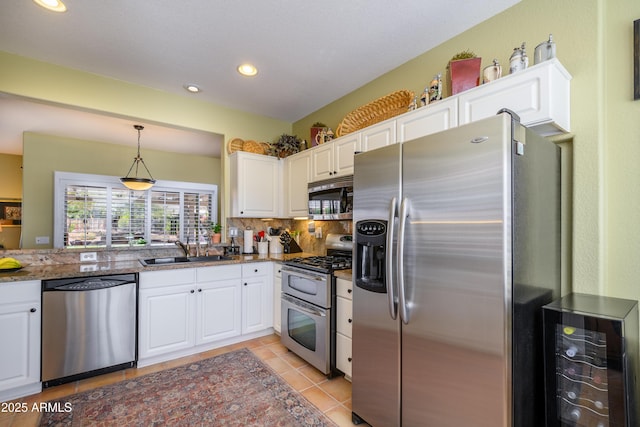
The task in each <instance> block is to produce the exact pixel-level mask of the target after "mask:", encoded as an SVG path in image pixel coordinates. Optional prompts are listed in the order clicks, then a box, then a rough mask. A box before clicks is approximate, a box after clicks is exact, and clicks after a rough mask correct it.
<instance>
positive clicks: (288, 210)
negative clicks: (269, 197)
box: [284, 150, 311, 217]
mask: <svg viewBox="0 0 640 427" xmlns="http://www.w3.org/2000/svg"><path fill="white" fill-rule="evenodd" d="M310 181H311V152H310V151H309V150H304V151H302V152H300V153H297V154H294V155H292V156H289V157H287V158H285V159H284V185H285V192H284V215H285V216H287V217H298V216H307V214H308V212H309V193H308V191H307V184H309V182H310Z"/></svg>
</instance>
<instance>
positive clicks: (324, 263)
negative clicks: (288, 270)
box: [284, 255, 351, 273]
mask: <svg viewBox="0 0 640 427" xmlns="http://www.w3.org/2000/svg"><path fill="white" fill-rule="evenodd" d="M284 264H287V265H291V266H294V267H299V268H305V269H307V270H313V271H319V272H321V273H331V272H333V271H336V270H347V269H349V268H351V257H348V256H336V255H325V256H311V257H306V258H304V257H297V258H291V259H290V260H288V261H285V262H284Z"/></svg>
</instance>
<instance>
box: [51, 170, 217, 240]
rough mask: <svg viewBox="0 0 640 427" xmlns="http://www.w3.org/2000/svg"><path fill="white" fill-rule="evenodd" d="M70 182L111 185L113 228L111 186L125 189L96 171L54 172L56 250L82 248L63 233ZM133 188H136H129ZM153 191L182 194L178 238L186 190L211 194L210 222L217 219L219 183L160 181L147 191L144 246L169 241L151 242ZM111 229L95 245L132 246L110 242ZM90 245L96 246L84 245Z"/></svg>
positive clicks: (182, 231) (182, 234) (183, 237)
mask: <svg viewBox="0 0 640 427" xmlns="http://www.w3.org/2000/svg"><path fill="white" fill-rule="evenodd" d="M69 185H78V186H94V187H106V188H108V189H109V190H108V195H107V199H108V200H107V206H108V209H107V221H106V223H107V224H109V227H111V225H110V224H111V212H110V210H111V209H110V205H111V203H110V194H111V191H110V189H111V188H119V189H121V188H125V187H124V185H123V184H122V183H121V182H120V178H118V177H115V176H110V175H96V174H86V173H75V172H61V171H54V194H53V196H54V199H53V205H54V208H53V247H54V248H57V249H82V248H80V247H68V246H65V245H64V235H65V226H66V212H65V197H66V189H67V186H69ZM130 191H133V190H130ZM152 191H165V192H178V193H180V207H179V210H180V224H179V226H180V232H179V239H180V240H183V241H184V240H186V237H187V236H186V235H185V231H188V230H186V228H185V226H184V220H185V218H184V209H185V202H184V195H185V193H197V194H208V195H210V197H211V217H210V219H211V222H212V223H213V222H217V221H218V219H217V218H218V186H217V185H216V184H204V183H196V182H184V181H169V180H157V181H156V184H155V185H154V186H153V187H152V188H151V189H149V190H146V191H144V193H146V196H145V197H146V203H145V206H146V215H145V226H144V230H145V231H144V234H145V240H146V241H147V242H148V243H147V244H145V245H143V246H142V247H145V248H149V247H163V246H165V245H166V246H168V245H169V244H159V243H155V244H151V240H150V232H151V221H152V215H151V213H152V204H151V192H152ZM140 193H142V192H140ZM111 234H112V233H111V228H109V230H108V231H107V235H108V236H109V237H108V240H107V243H106V245H104V246H102V245H100V246H95V248H104V249H126V248H129V247H131V246H130V245H129V246H122V245H117V246H113V244H112V241H111ZM84 247H91V248H93V247H94V246H84Z"/></svg>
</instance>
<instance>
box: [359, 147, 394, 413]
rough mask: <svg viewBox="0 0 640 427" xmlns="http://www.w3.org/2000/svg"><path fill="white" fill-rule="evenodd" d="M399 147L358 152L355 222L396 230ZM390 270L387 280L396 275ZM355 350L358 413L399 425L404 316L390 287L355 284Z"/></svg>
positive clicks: (363, 269)
mask: <svg viewBox="0 0 640 427" xmlns="http://www.w3.org/2000/svg"><path fill="white" fill-rule="evenodd" d="M400 149H401V146H400V145H399V144H397V145H391V146H388V147H383V148H379V149H377V150H373V151H369V152H366V153H361V154H357V155H356V156H355V166H354V167H355V170H354V213H353V220H354V224H357V223H358V222H360V221H364V220H374V221H379V222H381V223H386V229H387V232H388V231H389V230H393V229H394V227H393V225H394V224H390V223H389V219H390V211H389V206H390V203H391V200H392V199H393V198H395V199H396V200H399V197H400ZM394 221H395V220H393V221H392V222H394ZM354 235H355V236H356V237H355V240H354V263H358V262H363V260H358V255H357V252H358V249H357V248H358V245H359V244H362V243H363V242H361V241H359V240H358V236H357V233H355V232H354ZM392 239H393V235H392ZM387 250H388V248H387ZM353 270H354V272H355V271H367V270H368V269H367V268H360V269H359V268H357V266H354V268H353ZM388 270H389V269H386V273H387V277H386V283H387V284H389V283H390V279H393V277H389V276H388V274H389V271H388ZM392 270H393V268H392ZM392 274H393V273H392ZM355 276H356V273H354V280H356V279H357V277H355ZM352 351H353V370H352V405H353V413H354V414H355V415H356V416H358V417H360V418H361V419H363V420H365V421H366V422H367V423H369V424H370V425H372V426H399V425H400V326H399V318H396V320H394V319H392V317H391V314H390V309H389V293H388V292H372V291H370V290H366V289H364V288H362V287H359V286H354V288H353V350H352Z"/></svg>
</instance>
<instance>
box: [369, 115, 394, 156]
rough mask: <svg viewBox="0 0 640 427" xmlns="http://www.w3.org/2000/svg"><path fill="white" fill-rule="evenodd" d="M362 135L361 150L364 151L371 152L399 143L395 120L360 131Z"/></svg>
mask: <svg viewBox="0 0 640 427" xmlns="http://www.w3.org/2000/svg"><path fill="white" fill-rule="evenodd" d="M360 135H361V136H360V148H361V149H362V151H371V150H375V149H376V148H380V147H384V146H387V145H391V144H395V143H396V142H398V140H397V139H396V121H395V120H385V121H384V122H381V123H378V124H375V125H373V126H369V127H367V128H364V129H362V130H361V131H360Z"/></svg>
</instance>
